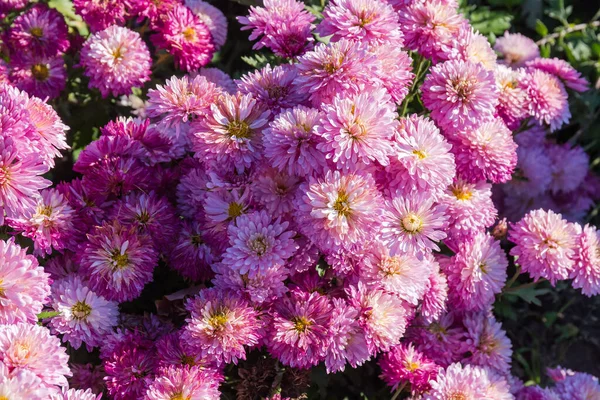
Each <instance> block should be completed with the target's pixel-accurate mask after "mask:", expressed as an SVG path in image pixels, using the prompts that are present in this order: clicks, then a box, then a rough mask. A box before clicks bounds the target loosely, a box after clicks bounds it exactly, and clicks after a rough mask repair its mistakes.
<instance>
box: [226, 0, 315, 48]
mask: <svg viewBox="0 0 600 400" xmlns="http://www.w3.org/2000/svg"><path fill="white" fill-rule="evenodd" d="M237 20H238V21H239V23H240V24H242V25H243V27H242V30H243V31H244V30H250V29H252V33H251V34H250V40H256V39H258V38H260V40H259V41H258V42H257V43H256V44H255V45H254V47H253V48H254V49H255V50H258V49H261V48H263V47H267V48H270V49H271V50H273V52H274V53H275V54H276V55H278V56H279V57H284V58H294V57H297V56H300V55H302V54H303V53H304V52H305V51H306V50H307V49H309V48H310V47H311V44H312V42H313V40H314V39H313V38H312V34H311V31H312V29H313V28H314V25H313V24H312V23H313V21H314V20H315V16H314V15H312V14H311V13H309V12H308V11H307V10H305V8H304V3H302V2H300V1H296V0H266V1H265V2H264V7H250V13H249V14H248V16H247V17H238V18H237Z"/></svg>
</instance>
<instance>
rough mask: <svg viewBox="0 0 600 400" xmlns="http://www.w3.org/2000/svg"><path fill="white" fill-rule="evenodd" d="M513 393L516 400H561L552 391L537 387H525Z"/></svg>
mask: <svg viewBox="0 0 600 400" xmlns="http://www.w3.org/2000/svg"><path fill="white" fill-rule="evenodd" d="M514 393H515V396H516V399H517V400H561V397H560V396H559V395H558V394H557V393H556V392H555V391H554V390H553V389H550V388H541V387H539V386H526V387H523V388H522V389H519V390H518V391H517V392H514Z"/></svg>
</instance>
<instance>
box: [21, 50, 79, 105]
mask: <svg viewBox="0 0 600 400" xmlns="http://www.w3.org/2000/svg"><path fill="white" fill-rule="evenodd" d="M10 67H11V70H10V75H9V78H10V81H11V83H12V84H13V85H15V86H16V87H17V88H19V89H21V90H24V91H26V92H27V93H29V94H30V95H32V96H37V97H40V98H42V99H43V98H46V97H48V98H50V99H54V98H56V97H58V96H59V95H60V93H61V92H62V91H63V90H64V88H65V85H66V82H67V71H66V69H65V62H64V60H63V58H62V56H61V55H58V56H54V57H44V56H41V55H38V54H35V53H32V54H28V53H22V54H18V55H17V56H16V57H14V58H13V59H12V60H11V64H10Z"/></svg>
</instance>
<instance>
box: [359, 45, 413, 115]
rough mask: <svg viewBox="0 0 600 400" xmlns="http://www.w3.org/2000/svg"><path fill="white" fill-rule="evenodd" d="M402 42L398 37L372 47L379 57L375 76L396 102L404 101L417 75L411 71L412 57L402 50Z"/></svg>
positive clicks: (377, 57) (371, 50)
mask: <svg viewBox="0 0 600 400" xmlns="http://www.w3.org/2000/svg"><path fill="white" fill-rule="evenodd" d="M401 42H402V40H401V39H399V38H398V39H396V40H395V41H389V42H385V43H382V44H379V45H375V46H371V48H370V52H371V53H372V54H374V55H375V57H376V59H377V68H376V70H375V76H376V77H377V79H378V80H379V81H380V82H381V84H382V85H383V87H385V88H386V89H387V91H388V93H389V94H390V96H392V99H394V102H395V103H396V104H400V103H402V101H403V100H404V98H405V97H406V95H407V94H408V91H409V89H410V86H411V84H412V82H413V79H414V77H415V75H414V74H413V73H412V72H411V71H412V66H411V64H412V58H410V56H409V55H408V53H407V52H406V51H404V50H402V46H401V45H400V43H401Z"/></svg>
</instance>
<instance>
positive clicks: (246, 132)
mask: <svg viewBox="0 0 600 400" xmlns="http://www.w3.org/2000/svg"><path fill="white" fill-rule="evenodd" d="M227 133H229V136H231V137H236V138H240V139H249V138H250V137H252V129H251V128H250V125H249V124H248V123H247V122H246V121H238V120H234V121H231V122H229V123H228V124H227Z"/></svg>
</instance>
